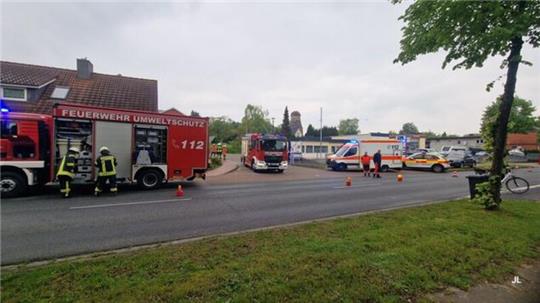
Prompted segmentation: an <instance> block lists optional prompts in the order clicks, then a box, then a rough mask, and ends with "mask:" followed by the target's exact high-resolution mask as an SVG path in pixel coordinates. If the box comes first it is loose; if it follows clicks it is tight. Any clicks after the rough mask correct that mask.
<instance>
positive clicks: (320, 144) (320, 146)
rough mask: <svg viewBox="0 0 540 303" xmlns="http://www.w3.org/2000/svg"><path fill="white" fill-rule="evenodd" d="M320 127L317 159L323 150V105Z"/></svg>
mask: <svg viewBox="0 0 540 303" xmlns="http://www.w3.org/2000/svg"><path fill="white" fill-rule="evenodd" d="M320 122H321V123H320V128H319V152H318V153H317V159H318V158H319V154H320V153H321V151H322V107H321V119H320Z"/></svg>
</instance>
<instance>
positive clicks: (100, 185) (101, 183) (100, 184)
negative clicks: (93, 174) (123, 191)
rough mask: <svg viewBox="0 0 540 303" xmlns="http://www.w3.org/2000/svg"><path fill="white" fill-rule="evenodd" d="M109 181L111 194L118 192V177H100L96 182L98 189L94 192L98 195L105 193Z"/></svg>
mask: <svg viewBox="0 0 540 303" xmlns="http://www.w3.org/2000/svg"><path fill="white" fill-rule="evenodd" d="M107 181H109V188H110V191H111V193H116V192H117V191H118V188H117V187H116V176H98V177H97V181H96V189H95V190H94V192H95V194H96V195H99V194H100V193H101V192H103V190H104V189H105V187H106V186H107Z"/></svg>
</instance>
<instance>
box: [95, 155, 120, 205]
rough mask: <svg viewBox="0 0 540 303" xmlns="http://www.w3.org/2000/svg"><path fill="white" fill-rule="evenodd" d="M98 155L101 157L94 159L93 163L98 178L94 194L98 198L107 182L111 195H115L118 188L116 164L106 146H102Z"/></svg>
mask: <svg viewBox="0 0 540 303" xmlns="http://www.w3.org/2000/svg"><path fill="white" fill-rule="evenodd" d="M99 153H100V154H101V155H100V156H99V157H98V158H97V159H96V163H95V165H96V167H97V170H98V177H97V181H96V189H95V191H94V194H95V195H96V196H99V195H100V194H101V193H102V192H103V189H104V188H105V186H106V184H107V181H109V188H110V191H111V193H114V194H116V193H117V192H118V188H117V187H116V166H117V165H118V162H117V161H116V158H115V157H114V156H113V155H111V152H110V151H109V148H107V147H106V146H102V147H101V148H100V149H99Z"/></svg>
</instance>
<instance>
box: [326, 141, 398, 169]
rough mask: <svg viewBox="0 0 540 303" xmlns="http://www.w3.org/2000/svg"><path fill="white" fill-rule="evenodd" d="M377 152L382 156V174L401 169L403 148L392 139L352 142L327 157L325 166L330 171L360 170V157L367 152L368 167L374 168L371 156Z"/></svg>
mask: <svg viewBox="0 0 540 303" xmlns="http://www.w3.org/2000/svg"><path fill="white" fill-rule="evenodd" d="M378 150H380V151H381V156H382V163H381V171H382V172H385V171H388V170H389V169H391V168H392V169H401V168H402V167H403V161H402V160H403V159H402V157H403V146H402V144H401V142H400V141H399V140H394V139H365V140H352V141H350V142H348V143H345V144H344V145H343V146H341V148H340V149H339V150H338V151H337V152H336V153H335V154H333V155H330V156H328V157H327V159H326V165H327V167H328V168H331V169H332V170H348V169H361V168H362V165H361V163H360V157H362V156H363V155H364V153H366V152H367V154H368V156H369V157H370V158H371V164H370V167H375V165H374V164H373V154H375V153H376V152H377V151H378Z"/></svg>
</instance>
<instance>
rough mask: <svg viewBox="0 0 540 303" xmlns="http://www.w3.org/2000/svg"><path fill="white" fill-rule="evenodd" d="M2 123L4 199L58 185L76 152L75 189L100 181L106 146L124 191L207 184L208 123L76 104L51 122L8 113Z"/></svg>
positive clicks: (56, 112) (0, 185) (63, 107)
mask: <svg viewBox="0 0 540 303" xmlns="http://www.w3.org/2000/svg"><path fill="white" fill-rule="evenodd" d="M0 118H1V119H0V122H1V126H2V138H1V142H0V143H1V144H0V154H1V161H0V169H1V172H0V173H1V180H0V190H1V194H2V197H13V196H18V195H21V194H23V193H25V192H26V191H27V189H28V188H29V187H31V186H39V185H45V184H53V183H56V181H57V180H56V172H57V170H58V167H59V165H60V162H61V160H62V158H63V156H64V155H65V154H66V152H67V150H68V149H69V148H71V147H76V148H78V149H79V150H80V151H81V152H80V156H79V158H78V163H77V171H76V174H75V178H74V183H83V184H84V183H90V184H92V183H93V182H94V181H95V179H96V169H95V167H94V162H95V159H96V157H97V156H99V149H100V147H102V146H107V147H108V148H109V150H110V151H111V153H112V154H113V155H114V156H115V157H116V158H117V160H118V167H117V169H116V171H117V180H118V182H119V183H136V184H138V185H139V186H140V187H141V188H143V189H154V188H157V187H159V186H160V185H161V184H162V183H165V182H167V181H181V180H193V179H195V178H196V177H200V178H205V176H206V175H205V174H206V170H207V168H208V153H209V150H208V118H200V117H191V116H183V115H168V114H160V113H149V112H143V111H134V110H120V109H113V108H102V107H91V106H85V105H76V104H71V103H70V104H56V105H55V107H54V109H53V112H52V114H51V115H44V114H32V113H10V112H9V111H8V110H6V109H2V113H1V115H0Z"/></svg>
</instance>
